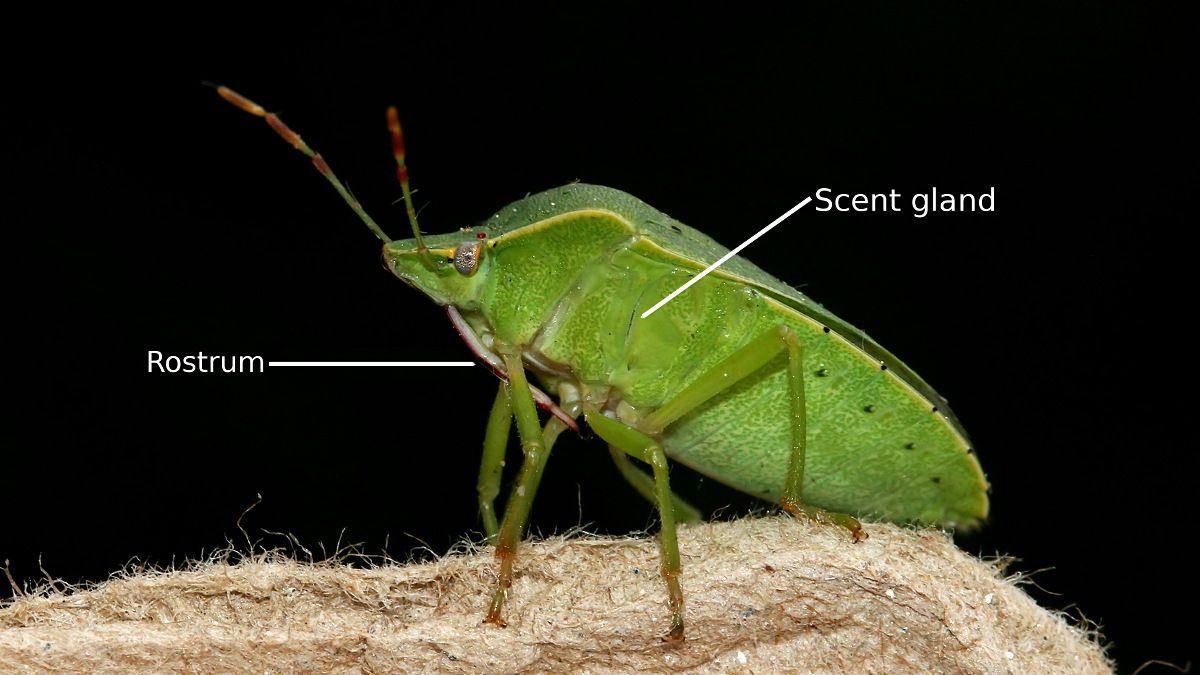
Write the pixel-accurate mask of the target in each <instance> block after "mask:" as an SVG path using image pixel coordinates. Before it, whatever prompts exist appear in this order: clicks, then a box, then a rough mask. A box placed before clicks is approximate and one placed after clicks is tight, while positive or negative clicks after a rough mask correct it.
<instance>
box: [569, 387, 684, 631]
mask: <svg viewBox="0 0 1200 675" xmlns="http://www.w3.org/2000/svg"><path fill="white" fill-rule="evenodd" d="M584 414H585V415H586V416H587V421H588V424H589V425H591V427H592V431H595V432H596V435H597V436H599V437H600V438H603V439H604V440H605V441H607V442H608V443H610V444H611V445H613V446H616V447H617V448H619V449H620V450H622V451H624V452H625V453H626V454H628V455H631V456H633V457H637V458H638V459H640V460H642V461H644V462H646V463H647V464H649V465H650V466H651V468H653V469H654V501H655V503H656V504H657V505H658V516H659V519H660V520H662V531H661V532H660V533H659V547H660V551H661V555H662V575H663V579H665V580H666V582H667V598H668V601H669V603H670V607H671V630H670V631H669V632H668V633H667V634H666V636H664V637H663V639H664V640H669V641H674V640H682V639H683V589H682V588H680V586H679V569H680V565H679V540H678V538H677V537H676V533H675V509H674V508H671V507H670V506H669V505H670V504H671V484H670V481H669V478H668V476H667V455H666V453H665V452H663V449H662V446H661V445H659V443H658V441H656V440H654V439H653V438H651V437H649V436H647V435H646V434H644V433H642V432H640V431H638V430H637V429H634V428H632V427H629V426H626V425H624V424H622V423H620V422H618V421H616V420H614V419H612V418H609V417H605V416H604V414H603V413H600V412H599V411H596V410H586V409H585V413H584Z"/></svg>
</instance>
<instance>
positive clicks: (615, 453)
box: [608, 445, 704, 523]
mask: <svg viewBox="0 0 1200 675" xmlns="http://www.w3.org/2000/svg"><path fill="white" fill-rule="evenodd" d="M608 453H609V454H610V455H612V459H613V463H614V464H616V465H617V470H618V471H620V472H621V475H622V476H623V477H624V478H625V480H627V481H629V484H630V485H632V486H633V489H635V490H637V492H638V494H640V495H641V496H643V497H645V498H646V500H647V501H649V502H650V503H651V504H654V505H656V506H657V505H658V497H657V496H656V495H655V493H654V479H653V478H651V477H650V476H647V475H646V474H645V473H642V471H640V470H639V469H638V468H637V467H635V466H634V465H633V462H631V461H629V455H626V454H625V453H624V452H623V451H622V450H621V449H620V448H618V447H617V446H615V445H609V446H608ZM671 507H672V508H674V509H675V519H676V520H678V521H682V522H685V523H698V522H700V521H701V520H703V519H704V516H703V515H702V514H701V513H700V509H697V508H696V507H694V506H692V505H691V504H689V503H687V501H685V500H684V499H683V498H682V497H680V496H679V495H677V494H675V492H674V491H672V492H671Z"/></svg>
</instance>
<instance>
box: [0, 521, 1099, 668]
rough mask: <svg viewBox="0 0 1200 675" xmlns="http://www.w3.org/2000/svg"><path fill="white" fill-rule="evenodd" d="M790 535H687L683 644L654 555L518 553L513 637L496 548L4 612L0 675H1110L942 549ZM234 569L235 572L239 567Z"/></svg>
mask: <svg viewBox="0 0 1200 675" xmlns="http://www.w3.org/2000/svg"><path fill="white" fill-rule="evenodd" d="M865 525H866V526H867V530H868V532H869V533H870V539H868V540H867V541H865V542H862V543H858V544H853V543H851V542H850V540H849V538H848V536H847V535H846V533H845V532H844V531H842V530H840V529H837V528H834V527H828V526H819V525H813V524H810V523H808V522H805V521H796V520H793V519H791V518H787V517H770V518H762V519H745V520H739V521H734V522H724V523H708V524H701V525H695V526H690V527H681V530H680V539H681V541H680V544H681V546H680V548H681V550H682V552H683V564H684V568H683V577H682V581H683V588H684V593H685V594H686V600H687V622H688V623H687V639H686V640H685V641H684V642H683V643H680V644H666V643H663V642H662V641H661V640H660V635H661V634H662V633H663V632H665V631H666V629H667V625H668V611H667V603H666V597H665V595H666V594H665V591H664V590H663V585H662V580H661V577H660V575H659V571H658V565H659V562H658V560H659V559H658V548H657V544H656V543H655V541H654V540H653V539H645V538H603V539H602V538H591V537H556V538H550V539H546V540H543V541H540V542H537V543H533V544H530V545H526V546H522V548H521V552H520V555H519V556H518V559H517V576H516V580H515V584H514V586H513V589H512V593H511V595H510V598H509V604H508V607H507V614H506V618H507V620H508V623H509V625H508V628H503V629H501V628H497V627H495V626H491V625H483V624H481V619H482V618H483V615H484V612H485V611H486V608H487V605H488V601H489V600H490V598H491V594H492V591H493V583H494V579H495V569H496V566H495V564H494V561H493V559H492V556H491V554H490V552H489V551H488V550H487V549H480V550H469V549H471V548H472V547H466V548H467V549H468V550H464V551H459V552H456V553H454V554H452V555H448V556H446V557H443V558H440V559H437V560H434V561H432V562H424V563H414V564H409V565H399V564H395V563H391V562H388V563H386V564H381V565H378V566H373V567H362V566H358V567H351V566H347V565H345V564H344V563H342V562H325V563H316V564H313V563H309V562H299V561H296V560H294V559H290V558H288V557H287V556H284V555H282V554H280V553H263V554H257V555H255V556H250V557H248V558H246V559H243V560H241V561H239V562H236V563H234V564H230V563H229V562H226V561H222V560H210V561H208V562H202V563H194V564H191V565H189V566H188V568H187V569H185V570H179V571H162V570H160V571H150V572H141V573H127V574H124V575H119V576H117V577H114V578H113V579H112V580H110V581H108V582H105V583H102V584H99V585H97V586H95V587H93V588H90V589H75V590H71V589H68V590H61V589H59V590H53V589H50V590H46V589H43V592H42V593H40V594H22V593H18V597H16V598H15V599H14V600H13V601H11V602H8V603H7V604H5V605H4V606H3V607H0V671H2V672H26V671H30V672H40V671H87V672H94V673H142V672H146V673H150V672H155V673H158V672H192V673H218V672H250V671H254V672H329V673H359V672H449V673H479V672H497V673H514V672H565V671H582V672H593V673H604V672H631V671H639V672H640V671H650V672H726V671H729V672H789V671H790V672H816V673H863V672H888V673H903V672H931V671H932V672H943V673H1108V672H1111V670H1112V663H1111V662H1110V661H1108V659H1107V658H1106V656H1105V654H1104V650H1103V648H1102V647H1101V646H1100V643H1099V636H1098V635H1097V634H1096V633H1095V631H1088V630H1085V629H1083V628H1080V627H1078V626H1076V625H1073V623H1072V622H1071V621H1069V620H1068V619H1067V618H1065V617H1064V616H1062V615H1060V614H1056V613H1053V612H1049V611H1047V610H1045V609H1042V608H1041V607H1039V606H1038V605H1037V604H1036V603H1035V602H1034V601H1033V600H1032V599H1031V598H1030V597H1029V596H1028V595H1026V594H1025V593H1024V592H1023V591H1022V590H1021V589H1020V588H1019V587H1018V586H1017V585H1016V584H1015V583H1013V581H1012V580H1011V579H1006V578H1005V576H1004V574H1003V572H1002V571H1001V570H1000V569H999V568H998V567H997V566H996V565H995V564H993V563H989V562H985V561H981V560H978V559H976V558H973V557H971V556H968V555H967V554H965V553H963V552H962V551H961V550H959V549H958V548H956V547H955V546H954V545H953V543H952V542H951V541H950V539H949V538H948V537H947V536H946V535H945V534H943V533H941V532H938V531H936V530H915V529H906V528H903V527H898V526H895V525H890V524H878V523H867V524H865ZM226 557H227V558H228V556H226Z"/></svg>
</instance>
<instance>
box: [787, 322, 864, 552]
mask: <svg viewBox="0 0 1200 675" xmlns="http://www.w3.org/2000/svg"><path fill="white" fill-rule="evenodd" d="M779 333H780V336H781V337H782V338H783V342H784V344H785V345H786V346H787V352H788V384H789V387H788V389H789V391H788V398H789V399H790V400H791V409H792V410H791V412H792V454H791V458H790V459H789V461H788V471H787V478H786V480H785V481H784V485H783V496H782V497H781V498H780V499H779V505H780V506H781V507H782V508H783V510H784V511H787V512H788V513H790V514H792V515H793V516H801V515H803V516H807V517H808V518H811V519H812V520H814V521H816V522H818V523H833V524H834V525H838V526H840V527H843V528H845V529H847V530H849V531H850V536H852V537H853V538H854V541H862V540H863V539H866V538H867V533H866V532H865V531H864V530H863V528H862V525H861V524H860V523H859V522H858V519H857V518H854V517H853V516H848V515H846V514H844V513H834V512H832V511H826V510H825V509H821V508H817V507H815V506H811V505H809V504H805V503H804V502H803V501H801V499H800V492H801V489H802V488H803V485H804V446H805V443H806V436H807V428H806V424H805V420H806V419H807V413H806V412H805V409H804V352H803V350H802V349H801V347H800V340H799V339H798V338H797V337H796V334H795V333H794V332H792V330H791V329H790V328H787V327H786V326H781V327H780V329H779Z"/></svg>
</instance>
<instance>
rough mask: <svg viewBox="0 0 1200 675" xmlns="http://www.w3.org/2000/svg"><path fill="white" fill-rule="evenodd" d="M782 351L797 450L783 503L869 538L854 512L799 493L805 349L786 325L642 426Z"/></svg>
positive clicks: (665, 419)
mask: <svg viewBox="0 0 1200 675" xmlns="http://www.w3.org/2000/svg"><path fill="white" fill-rule="evenodd" d="M783 351H786V352H787V354H788V382H789V399H790V401H791V425H792V452H791V457H790V459H789V461H788V471H787V477H786V480H785V484H784V491H783V495H782V498H781V499H780V501H779V504H780V506H781V507H782V508H783V510H784V511H787V512H788V513H790V514H792V515H794V516H807V517H809V518H812V519H813V520H816V521H817V522H822V523H825V522H828V523H833V524H835V525H839V526H841V527H844V528H846V529H847V530H849V531H850V534H851V535H853V536H854V539H855V541H858V540H860V539H864V538H866V533H865V532H864V531H863V529H862V526H861V525H860V524H859V522H858V520H856V519H855V518H853V517H851V516H847V515H844V514H841V513H832V512H829V511H825V510H824V509H819V508H817V507H815V506H810V505H808V504H805V503H803V502H802V501H801V499H800V492H801V487H802V486H803V484H804V448H805V443H806V440H807V439H806V435H807V431H806V428H805V426H806V425H805V420H806V413H805V409H804V354H803V351H802V349H801V347H800V340H799V339H797V338H796V334H795V333H794V332H792V329H790V328H788V327H787V326H782V325H781V326H776V327H775V328H773V329H771V330H768V331H766V332H765V333H763V334H762V335H760V336H758V337H756V338H754V339H753V340H751V341H750V342H749V343H748V344H746V345H745V346H744V347H742V348H741V349H739V350H737V351H736V352H734V353H733V354H731V355H730V356H729V357H728V358H726V359H725V360H724V361H722V362H721V363H720V364H719V365H717V366H716V367H715V368H713V369H712V370H710V371H709V372H707V373H705V374H704V375H703V376H702V377H700V378H699V379H698V380H696V381H695V382H693V383H692V384H690V385H688V387H687V388H686V389H684V390H683V391H681V392H680V393H679V394H678V395H676V397H675V398H674V399H672V400H670V401H668V402H667V403H665V404H663V405H662V406H661V407H659V408H658V409H657V410H655V411H654V412H652V413H650V414H649V415H647V416H646V417H645V418H644V419H643V420H642V424H641V425H639V427H640V428H641V429H642V430H643V431H645V432H646V433H649V434H657V433H659V432H661V431H662V430H663V429H665V428H666V427H667V426H669V425H670V424H671V423H672V422H674V421H675V420H677V419H679V418H680V417H683V416H684V415H686V414H687V413H688V412H690V411H692V410H694V409H695V408H696V407H698V406H700V405H701V404H703V403H704V402H705V401H707V400H708V399H710V398H712V397H713V396H716V395H717V394H719V393H721V392H722V391H724V390H726V389H728V388H729V387H732V386H733V385H734V384H736V383H737V382H738V381H739V380H741V379H743V378H745V377H747V376H749V375H751V374H752V373H754V372H755V371H757V370H758V369H759V368H762V367H763V366H765V365H767V364H768V363H770V362H771V360H772V359H774V358H775V357H776V356H778V355H779V353H780V352H783Z"/></svg>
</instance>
